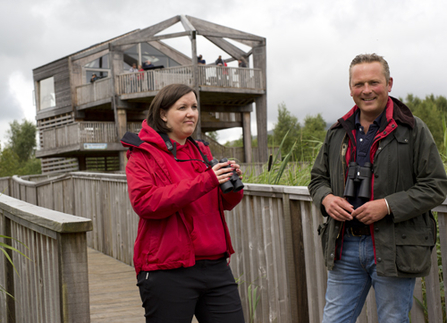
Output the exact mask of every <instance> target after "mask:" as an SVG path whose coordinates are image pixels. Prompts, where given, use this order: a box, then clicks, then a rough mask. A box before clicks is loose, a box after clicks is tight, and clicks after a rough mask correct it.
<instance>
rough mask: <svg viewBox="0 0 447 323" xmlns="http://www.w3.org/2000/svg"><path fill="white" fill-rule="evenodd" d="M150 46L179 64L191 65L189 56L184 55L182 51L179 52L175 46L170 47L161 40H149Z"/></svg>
mask: <svg viewBox="0 0 447 323" xmlns="http://www.w3.org/2000/svg"><path fill="white" fill-rule="evenodd" d="M149 44H150V45H151V46H153V47H154V48H156V49H157V50H159V51H160V52H162V53H163V54H165V55H166V56H168V57H169V58H171V59H173V60H174V61H176V62H177V63H179V64H180V65H191V64H192V60H191V58H190V57H188V56H186V55H185V54H183V53H182V52H179V51H178V50H176V49H175V48H172V47H171V46H169V45H167V44H165V43H163V42H162V41H151V42H149Z"/></svg>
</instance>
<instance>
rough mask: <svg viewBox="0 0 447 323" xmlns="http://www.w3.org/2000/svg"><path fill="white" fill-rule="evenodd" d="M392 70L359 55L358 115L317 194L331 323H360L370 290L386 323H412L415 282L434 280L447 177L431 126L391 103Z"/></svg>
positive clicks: (334, 132)
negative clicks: (438, 216)
mask: <svg viewBox="0 0 447 323" xmlns="http://www.w3.org/2000/svg"><path fill="white" fill-rule="evenodd" d="M392 86H393V79H392V78H391V77H390V72H389V67H388V63H387V62H386V61H385V60H384V59H383V57H381V56H378V55H376V54H364V55H358V56H357V57H355V58H354V60H353V61H352V62H351V65H350V68H349V88H350V92H351V96H352V98H353V99H354V102H355V104H356V105H355V106H354V107H353V108H352V109H351V110H350V111H349V112H348V113H347V114H346V115H345V116H343V117H342V118H340V119H339V120H338V121H337V123H335V124H334V125H333V126H332V127H331V129H329V131H328V132H327V135H326V139H325V142H324V144H323V146H322V148H321V150H320V153H319V154H318V157H317V159H316V161H315V164H314V166H313V168H312V179H311V183H310V184H309V191H310V193H311V195H312V198H313V201H314V203H315V204H316V205H317V206H319V207H320V209H321V212H322V214H323V216H325V217H326V222H325V223H323V224H322V225H321V226H320V228H319V234H320V236H321V241H322V246H323V255H324V260H325V264H326V266H327V267H328V269H329V272H328V282H327V291H326V306H325V308H324V316H323V322H331V323H337V322H343V323H346V322H352V323H354V322H355V321H356V319H357V317H358V315H359V314H360V312H361V310H362V307H363V304H364V302H365V299H366V296H367V294H368V292H369V289H370V288H371V286H373V288H374V290H375V294H376V303H377V311H378V317H379V322H409V320H408V314H409V311H410V309H411V306H412V302H413V297H412V296H413V290H414V284H415V278H416V277H423V276H426V275H428V272H429V269H430V265H431V264H430V256H431V250H432V248H433V246H434V245H435V241H436V223H435V220H434V218H433V216H432V214H431V212H430V210H431V209H432V208H433V207H435V206H437V205H439V204H441V203H442V202H443V201H444V199H445V197H446V194H447V177H446V173H445V170H444V167H443V164H442V161H441V158H440V156H439V153H438V150H437V148H436V145H435V143H434V141H433V137H432V136H431V133H430V131H429V130H428V128H427V126H426V125H425V124H424V123H423V122H422V121H421V120H420V119H419V118H417V117H415V116H413V115H412V113H411V112H410V110H409V109H408V107H406V106H405V105H404V104H403V103H402V102H400V101H399V100H397V99H395V98H392V97H389V96H388V93H389V92H391V88H392Z"/></svg>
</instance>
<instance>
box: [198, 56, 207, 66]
mask: <svg viewBox="0 0 447 323" xmlns="http://www.w3.org/2000/svg"><path fill="white" fill-rule="evenodd" d="M197 63H198V64H199V65H205V64H206V61H205V60H204V59H203V57H202V55H199V56H197Z"/></svg>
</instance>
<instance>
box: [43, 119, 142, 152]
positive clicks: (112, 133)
mask: <svg viewBox="0 0 447 323" xmlns="http://www.w3.org/2000/svg"><path fill="white" fill-rule="evenodd" d="M127 127H128V131H132V132H138V131H139V129H140V127H141V123H139V122H130V123H128V124H127ZM40 131H41V136H42V142H43V144H42V146H41V147H40V149H39V150H37V152H36V157H51V156H63V155H64V154H66V153H71V154H72V153H73V152H83V153H85V152H91V153H94V152H96V153H97V152H104V151H121V150H125V148H123V147H122V145H121V143H120V142H119V138H118V135H117V132H116V127H115V123H114V122H76V123H72V124H68V125H63V126H59V127H55V128H48V129H43V130H42V129H40Z"/></svg>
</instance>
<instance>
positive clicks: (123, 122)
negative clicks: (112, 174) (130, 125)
mask: <svg viewBox="0 0 447 323" xmlns="http://www.w3.org/2000/svg"><path fill="white" fill-rule="evenodd" d="M116 110H117V117H118V119H117V128H118V140H121V138H122V137H123V136H124V134H125V133H126V131H127V112H126V110H125V109H121V108H117V109H116ZM119 155H120V170H125V169H126V164H127V158H126V151H125V150H124V151H120V152H119Z"/></svg>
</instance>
